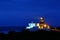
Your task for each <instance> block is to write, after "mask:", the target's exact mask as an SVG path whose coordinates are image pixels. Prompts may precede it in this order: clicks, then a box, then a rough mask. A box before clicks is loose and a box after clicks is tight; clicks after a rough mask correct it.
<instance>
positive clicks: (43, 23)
mask: <svg viewBox="0 0 60 40" xmlns="http://www.w3.org/2000/svg"><path fill="white" fill-rule="evenodd" d="M37 26H38V28H39V29H50V27H49V25H47V24H46V23H45V21H44V18H43V17H40V23H37Z"/></svg>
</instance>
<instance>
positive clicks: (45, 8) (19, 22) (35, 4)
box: [0, 0, 60, 26]
mask: <svg viewBox="0 0 60 40" xmlns="http://www.w3.org/2000/svg"><path fill="white" fill-rule="evenodd" d="M40 16H44V17H45V20H46V23H48V24H49V25H53V26H54V25H56V26H60V0H2V1H1V0H0V26H23V25H25V24H26V23H28V22H29V21H33V20H34V21H38V18H39V17H40Z"/></svg>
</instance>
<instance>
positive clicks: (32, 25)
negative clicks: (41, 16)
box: [26, 22, 36, 29]
mask: <svg viewBox="0 0 60 40" xmlns="http://www.w3.org/2000/svg"><path fill="white" fill-rule="evenodd" d="M35 26H36V24H35V23H33V22H32V23H29V24H28V27H26V29H31V28H33V27H35Z"/></svg>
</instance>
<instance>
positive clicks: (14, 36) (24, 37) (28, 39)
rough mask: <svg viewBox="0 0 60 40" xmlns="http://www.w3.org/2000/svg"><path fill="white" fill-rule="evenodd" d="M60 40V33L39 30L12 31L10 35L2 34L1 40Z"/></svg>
mask: <svg viewBox="0 0 60 40" xmlns="http://www.w3.org/2000/svg"><path fill="white" fill-rule="evenodd" d="M40 39H41V40H43V39H44V40H49V39H50V40H59V39H60V33H59V32H54V31H44V30H38V31H35V32H30V31H28V30H23V31H22V32H14V31H10V32H9V33H8V34H3V33H0V40H40Z"/></svg>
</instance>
